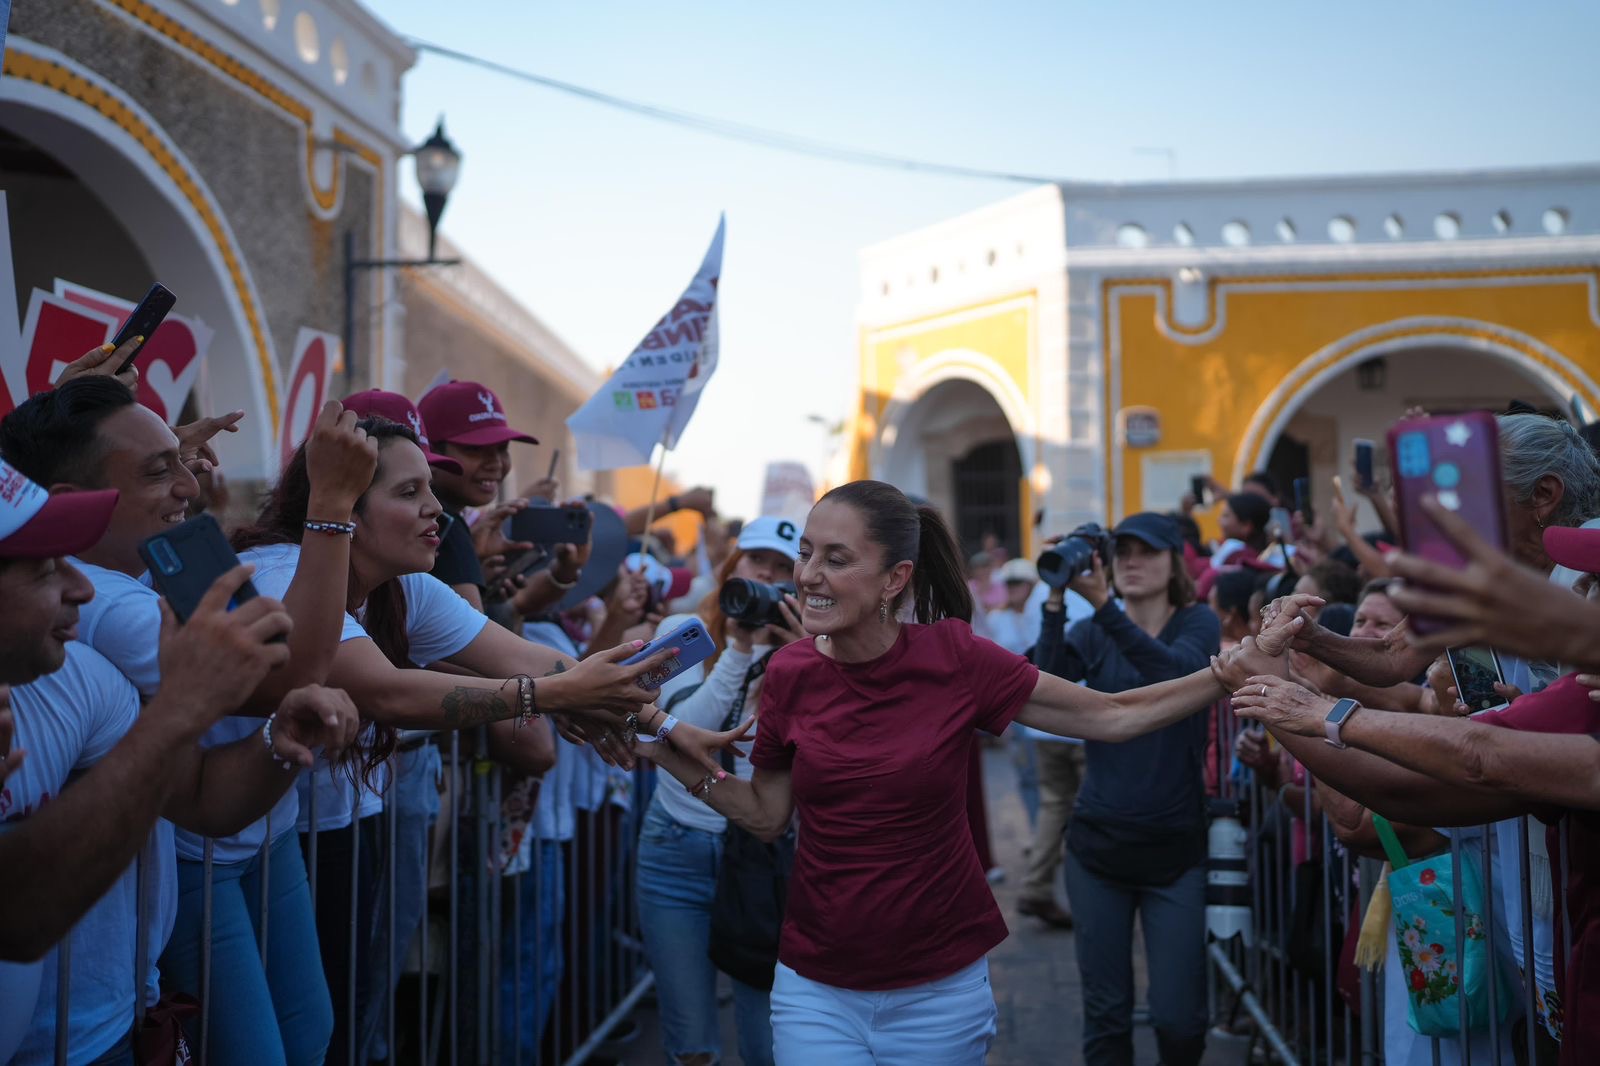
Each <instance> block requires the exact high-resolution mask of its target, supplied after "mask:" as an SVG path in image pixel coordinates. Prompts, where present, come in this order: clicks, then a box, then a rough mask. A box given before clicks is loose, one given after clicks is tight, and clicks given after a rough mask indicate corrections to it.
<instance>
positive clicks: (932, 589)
mask: <svg viewBox="0 0 1600 1066" xmlns="http://www.w3.org/2000/svg"><path fill="white" fill-rule="evenodd" d="M830 500H831V501H833V502H835V503H844V504H849V505H850V506H851V507H853V508H854V509H855V510H856V511H857V512H858V513H859V514H860V515H861V517H862V518H863V520H864V521H865V523H866V527H867V537H868V538H869V539H870V540H871V541H872V542H873V543H874V544H876V545H877V546H878V547H879V548H882V549H883V563H884V569H889V568H891V567H893V566H894V565H895V564H896V563H900V562H905V561H910V562H911V564H912V570H911V581H910V582H909V583H908V584H907V585H906V587H905V588H904V589H903V590H902V591H901V593H900V596H899V598H898V599H896V600H895V603H894V608H895V610H897V611H898V610H899V609H900V608H901V607H903V606H904V605H905V603H906V601H907V600H908V599H909V600H910V601H911V603H912V606H913V610H914V614H915V617H916V620H917V621H918V622H921V623H923V624H927V623H930V622H937V621H939V620H940V619H941V618H959V619H961V620H962V621H963V622H971V621H972V590H971V589H969V588H968V587H967V579H966V577H965V575H964V573H963V571H962V568H961V553H960V551H958V550H957V548H956V542H955V538H954V537H953V536H951V535H950V527H949V526H948V525H946V524H945V520H944V518H943V516H941V515H940V514H939V512H938V511H937V510H935V509H934V508H933V507H930V506H928V505H927V504H923V505H922V506H920V507H919V506H917V505H916V504H914V503H912V502H911V501H910V500H909V499H908V498H907V497H906V494H905V493H903V492H901V491H900V490H899V489H897V488H895V487H894V486H893V485H889V484H886V483H884V482H882V481H852V482H850V483H849V484H846V485H840V486H839V487H838V488H836V489H834V490H832V491H831V492H829V493H828V494H827V495H826V496H824V497H822V501H820V502H827V501H830Z"/></svg>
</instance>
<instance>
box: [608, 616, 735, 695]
mask: <svg viewBox="0 0 1600 1066" xmlns="http://www.w3.org/2000/svg"><path fill="white" fill-rule="evenodd" d="M663 648H677V649H678V654H676V655H674V656H673V657H672V658H670V659H668V660H667V661H666V662H664V663H662V664H661V665H660V666H658V667H656V668H655V669H654V670H652V671H651V672H650V673H648V674H645V675H644V676H643V677H641V678H639V687H640V688H642V689H651V690H653V689H658V688H660V687H661V686H662V685H664V684H666V683H667V682H668V681H671V680H672V679H673V678H675V677H677V676H678V675H679V674H681V673H683V672H684V671H685V670H687V669H689V667H691V666H694V665H695V664H697V663H703V662H705V661H706V660H707V659H708V658H710V657H711V655H712V653H713V652H715V651H716V650H717V646H716V645H715V644H713V643H711V637H710V635H709V634H707V633H706V626H705V623H704V622H702V621H700V619H698V618H691V619H689V620H688V621H687V622H685V623H683V625H681V626H679V627H678V628H677V629H674V630H673V631H672V632H670V633H665V634H663V635H661V636H659V637H657V638H656V639H655V640H652V641H651V642H650V643H648V644H646V645H645V646H644V647H642V648H640V649H639V650H638V651H636V652H634V653H633V654H632V655H630V656H628V657H627V658H626V659H624V660H622V664H623V665H624V666H632V665H633V664H634V663H636V662H640V661H642V660H644V659H648V658H650V656H652V655H654V654H655V653H656V652H658V651H660V650H661V649H663Z"/></svg>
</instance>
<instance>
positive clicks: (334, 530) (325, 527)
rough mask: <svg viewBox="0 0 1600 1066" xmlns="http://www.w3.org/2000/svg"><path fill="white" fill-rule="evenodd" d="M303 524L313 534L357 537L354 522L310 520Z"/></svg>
mask: <svg viewBox="0 0 1600 1066" xmlns="http://www.w3.org/2000/svg"><path fill="white" fill-rule="evenodd" d="M302 524H303V525H304V526H305V527H306V529H307V530H308V531H309V532H312V533H327V534H329V535H332V536H338V535H341V534H342V535H343V536H346V537H354V536H355V535H356V524H355V523H354V522H316V521H309V520H308V521H306V522H304V523H302Z"/></svg>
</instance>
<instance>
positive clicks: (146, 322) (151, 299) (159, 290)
mask: <svg viewBox="0 0 1600 1066" xmlns="http://www.w3.org/2000/svg"><path fill="white" fill-rule="evenodd" d="M177 302H178V298H177V297H176V296H174V295H173V294H172V290H171V289H169V288H167V287H166V286H165V285H163V284H161V283H160V282H159V281H158V282H156V283H155V284H154V285H152V286H150V291H149V292H147V293H145V294H144V299H142V300H140V301H139V306H138V307H135V308H134V309H133V314H131V315H129V316H128V320H127V321H126V322H124V323H122V328H121V329H119V330H117V335H116V336H115V337H112V338H111V346H112V347H113V348H120V347H122V346H123V345H124V344H126V343H128V341H130V340H132V339H133V338H134V337H143V338H144V342H143V343H141V344H140V345H139V347H138V348H135V349H134V350H133V351H131V352H129V353H128V358H126V359H124V360H123V361H122V365H121V366H119V367H117V373H119V374H120V373H122V372H123V371H124V370H127V369H128V368H129V367H130V366H132V365H133V361H134V359H135V358H136V357H137V356H138V355H139V350H140V348H143V347H144V345H145V343H148V342H149V340H150V337H151V336H152V335H153V334H154V333H155V331H156V327H157V326H159V325H161V320H162V319H164V318H166V317H167V312H168V311H171V310H172V305H173V304H175V303H177Z"/></svg>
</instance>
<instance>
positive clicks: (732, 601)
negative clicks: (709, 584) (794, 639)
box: [717, 577, 795, 629]
mask: <svg viewBox="0 0 1600 1066" xmlns="http://www.w3.org/2000/svg"><path fill="white" fill-rule="evenodd" d="M794 594H795V591H794V586H793V585H791V584H788V583H787V582H783V583H780V584H777V585H763V584H762V583H761V582H759V581H751V580H750V579H749V578H743V577H731V578H729V579H728V580H727V582H726V583H725V584H724V585H723V586H722V591H721V592H719V593H718V594H717V602H718V603H719V604H721V606H722V613H723V614H725V615H727V616H728V619H729V620H730V621H732V622H735V623H737V624H738V625H741V626H744V627H745V628H746V629H759V628H761V627H762V626H781V625H783V624H784V618H783V611H782V610H780V608H781V607H782V606H783V598H784V597H785V596H793V595H794Z"/></svg>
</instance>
